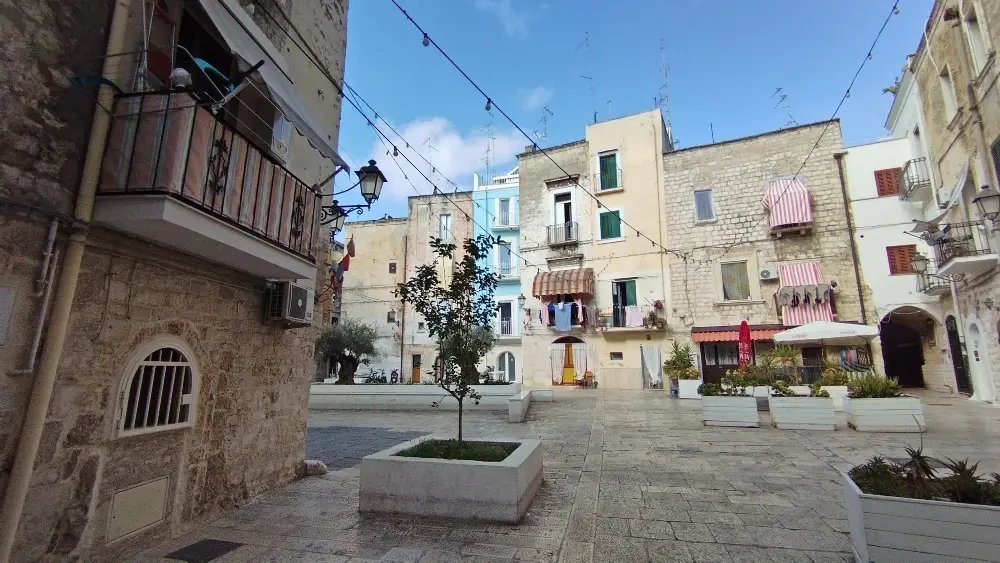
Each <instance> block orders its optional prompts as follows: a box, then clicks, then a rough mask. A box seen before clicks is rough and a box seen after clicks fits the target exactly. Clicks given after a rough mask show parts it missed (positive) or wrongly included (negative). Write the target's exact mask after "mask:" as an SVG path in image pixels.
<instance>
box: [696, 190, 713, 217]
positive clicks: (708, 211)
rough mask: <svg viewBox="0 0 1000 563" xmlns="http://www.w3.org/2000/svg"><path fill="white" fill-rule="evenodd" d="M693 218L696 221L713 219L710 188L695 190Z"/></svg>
mask: <svg viewBox="0 0 1000 563" xmlns="http://www.w3.org/2000/svg"><path fill="white" fill-rule="evenodd" d="M694 218H695V220H696V221H714V220H715V204H714V203H713V202H712V190H711V189H706V190H695V192H694Z"/></svg>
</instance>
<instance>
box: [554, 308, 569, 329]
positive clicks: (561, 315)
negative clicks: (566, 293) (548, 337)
mask: <svg viewBox="0 0 1000 563" xmlns="http://www.w3.org/2000/svg"><path fill="white" fill-rule="evenodd" d="M555 312H556V327H555V328H556V330H557V331H559V332H569V331H570V330H571V329H572V328H573V308H572V307H570V306H569V305H568V304H565V303H560V304H559V305H558V306H557V307H556V311H555Z"/></svg>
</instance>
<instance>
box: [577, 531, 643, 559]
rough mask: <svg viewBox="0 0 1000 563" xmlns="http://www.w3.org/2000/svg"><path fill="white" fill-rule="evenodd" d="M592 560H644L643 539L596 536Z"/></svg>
mask: <svg viewBox="0 0 1000 563" xmlns="http://www.w3.org/2000/svg"><path fill="white" fill-rule="evenodd" d="M593 560H594V563H623V562H625V561H646V560H647V555H646V543H645V540H644V539H643V538H630V537H621V536H597V538H596V539H595V540H594V559H593ZM567 561H569V560H567Z"/></svg>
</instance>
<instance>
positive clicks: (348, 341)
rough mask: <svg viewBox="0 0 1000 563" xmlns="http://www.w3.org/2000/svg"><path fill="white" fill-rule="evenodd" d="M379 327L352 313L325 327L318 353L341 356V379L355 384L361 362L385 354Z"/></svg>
mask: <svg viewBox="0 0 1000 563" xmlns="http://www.w3.org/2000/svg"><path fill="white" fill-rule="evenodd" d="M377 341H378V327H376V326H375V325H374V324H368V323H366V322H363V321H360V320H358V319H352V318H350V317H348V318H345V319H341V320H340V323H338V324H335V325H330V326H327V327H324V328H323V330H322V331H321V332H320V334H319V336H318V337H317V338H316V353H317V354H320V355H329V356H330V357H331V358H334V359H336V360H337V363H338V364H339V369H338V371H337V383H338V384H341V385H352V384H353V383H354V374H355V373H356V372H357V371H358V366H359V365H360V364H368V363H370V362H373V361H378V360H379V359H381V358H382V352H381V350H379V349H378V346H377V344H376V343H377Z"/></svg>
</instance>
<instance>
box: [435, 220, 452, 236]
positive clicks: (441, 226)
mask: <svg viewBox="0 0 1000 563" xmlns="http://www.w3.org/2000/svg"><path fill="white" fill-rule="evenodd" d="M438 238H441V239H443V240H450V239H451V215H447V214H445V215H440V216H438Z"/></svg>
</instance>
